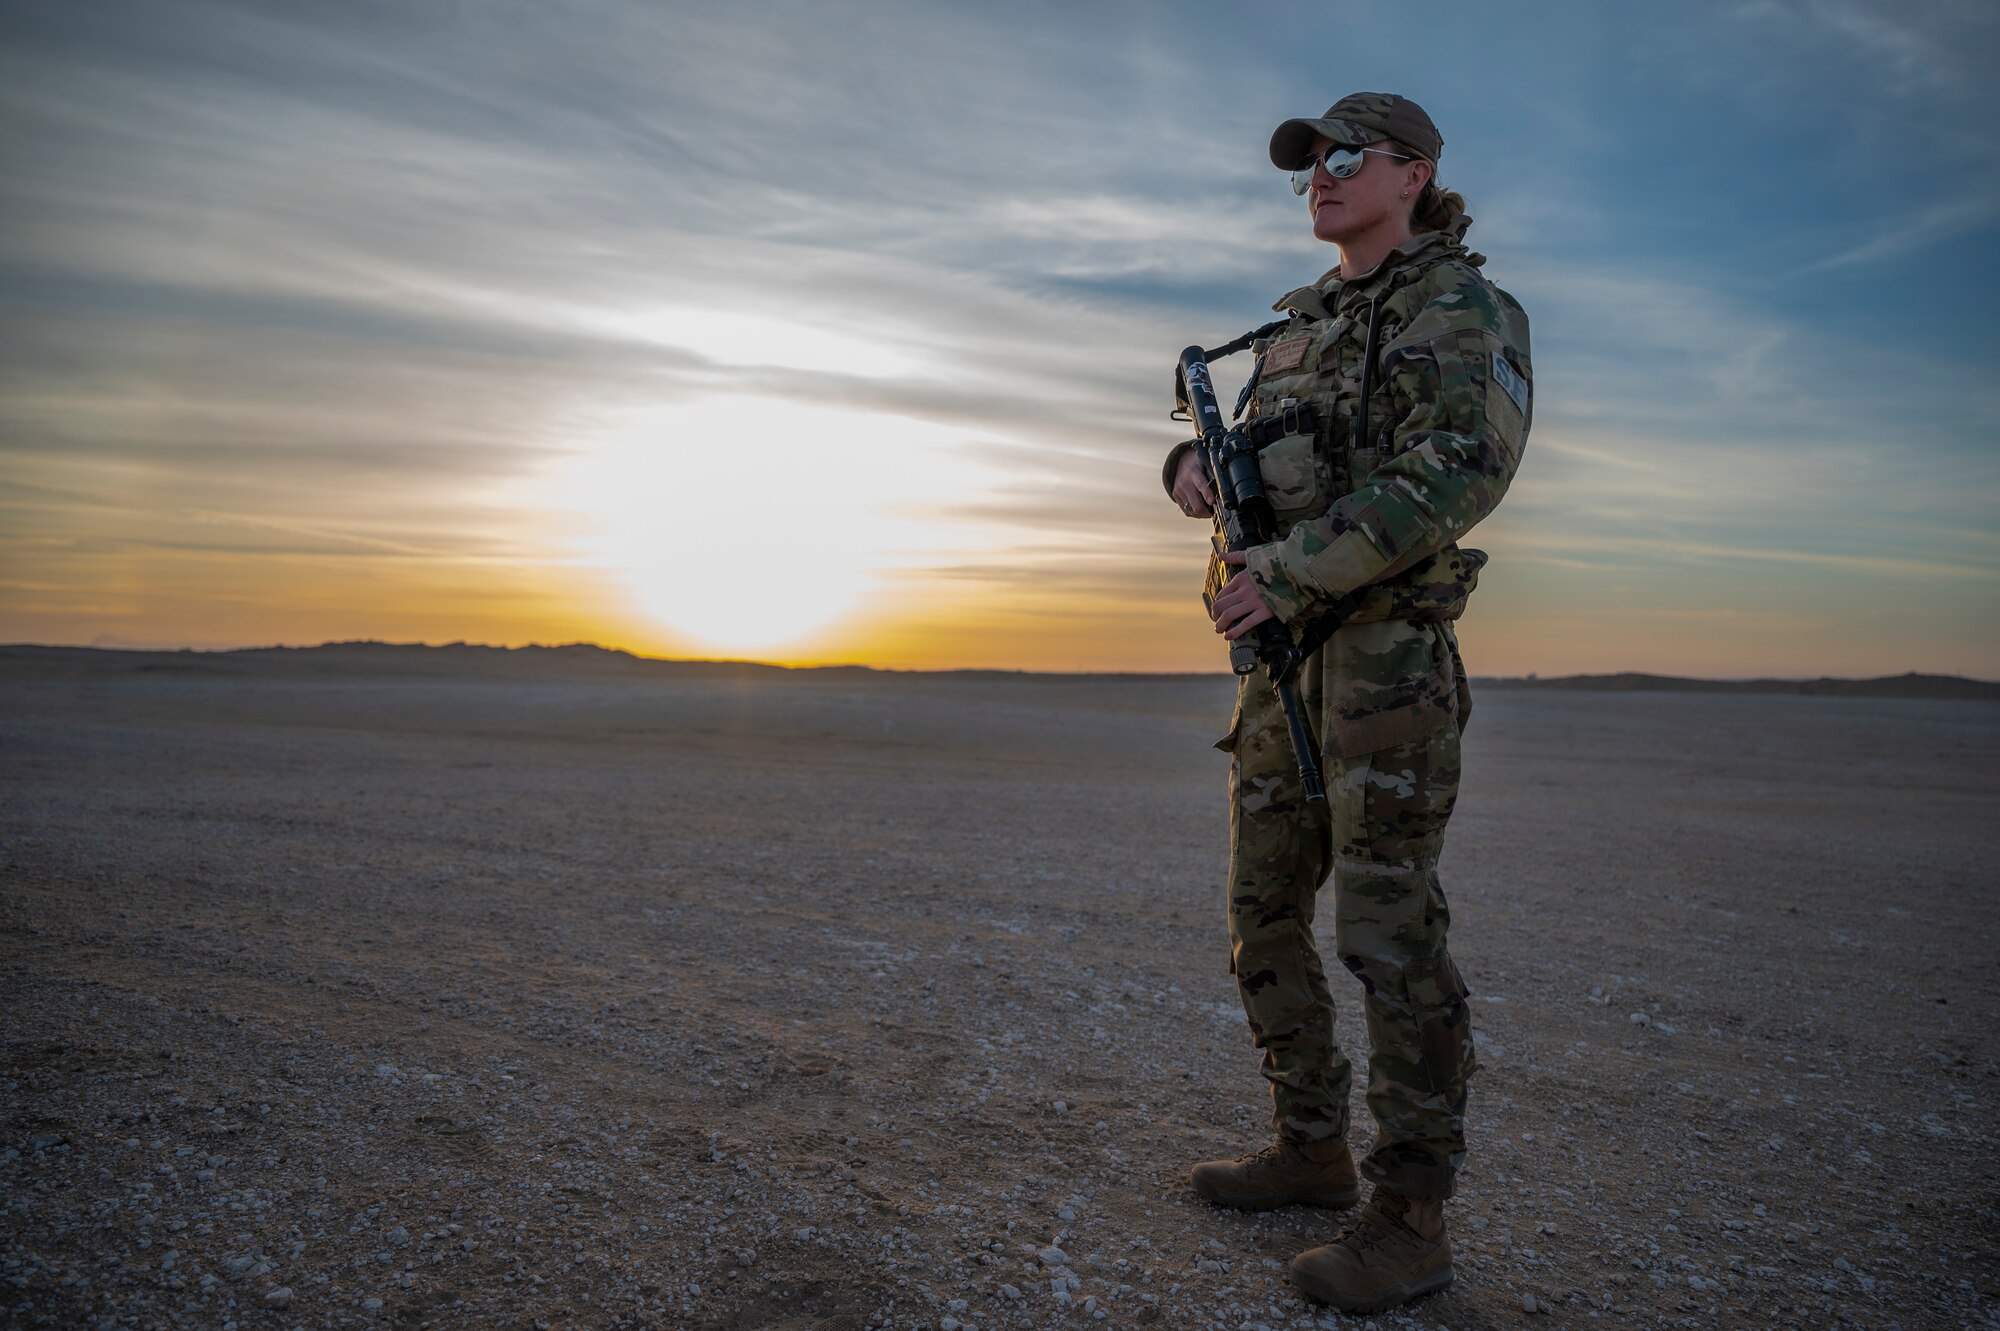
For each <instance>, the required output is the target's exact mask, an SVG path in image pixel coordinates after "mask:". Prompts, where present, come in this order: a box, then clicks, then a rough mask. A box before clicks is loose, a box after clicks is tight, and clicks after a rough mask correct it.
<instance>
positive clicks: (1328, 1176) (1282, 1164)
mask: <svg viewBox="0 0 2000 1331" xmlns="http://www.w3.org/2000/svg"><path fill="white" fill-rule="evenodd" d="M1194 1190H1195V1191H1196V1192H1197V1193H1199V1194H1200V1195H1201V1196H1202V1197H1203V1198H1204V1199H1205V1200H1207V1201H1211V1202H1214V1203H1215V1204H1216V1205H1217V1206H1228V1207H1232V1208H1234V1209H1235V1210H1238V1211H1269V1210H1271V1209H1272V1208H1274V1207H1279V1206H1290V1205H1292V1204H1293V1203H1294V1202H1303V1203H1304V1204H1305V1205H1307V1206H1333V1207H1341V1206H1352V1205H1354V1203H1355V1202H1357V1201H1359V1200H1361V1180H1360V1178H1359V1177H1358V1176H1357V1175H1356V1174H1355V1172H1354V1157H1353V1155H1351V1154H1350V1153H1349V1152H1348V1149H1347V1143H1346V1141H1345V1140H1342V1139H1340V1138H1335V1139H1334V1140H1333V1141H1326V1142H1293V1141H1286V1140H1284V1139H1282V1138H1280V1139H1279V1140H1278V1142H1277V1143H1276V1144H1274V1145H1271V1146H1266V1147H1265V1148H1264V1149H1263V1150H1261V1151H1258V1152H1255V1153H1254V1154H1251V1155H1246V1156H1244V1157H1242V1158H1241V1159H1238V1160H1204V1161H1202V1162H1201V1163H1200V1164H1198V1165H1196V1166H1195V1167H1194Z"/></svg>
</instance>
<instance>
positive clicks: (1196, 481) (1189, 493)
mask: <svg viewBox="0 0 2000 1331" xmlns="http://www.w3.org/2000/svg"><path fill="white" fill-rule="evenodd" d="M1174 502H1175V503H1176V504H1179V505H1180V506H1181V512H1183V513H1185V514H1187V515H1188V516H1189V517H1191V518H1206V517H1212V516H1213V515H1214V513H1215V487H1214V486H1212V485H1210V484H1209V481H1208V468H1207V467H1205V466H1203V465H1202V461H1201V450H1200V449H1198V448H1190V449H1189V450H1188V451H1187V452H1186V453H1185V454H1183V455H1182V457H1181V465H1180V467H1179V468H1178V469H1177V470H1176V471H1175V472H1174Z"/></svg>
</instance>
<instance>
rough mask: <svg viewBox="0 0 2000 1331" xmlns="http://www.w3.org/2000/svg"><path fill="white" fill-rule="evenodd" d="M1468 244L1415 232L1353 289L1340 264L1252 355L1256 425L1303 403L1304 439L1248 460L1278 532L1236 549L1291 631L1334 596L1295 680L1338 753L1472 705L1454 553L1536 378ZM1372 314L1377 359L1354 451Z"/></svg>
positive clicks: (1459, 230)
mask: <svg viewBox="0 0 2000 1331" xmlns="http://www.w3.org/2000/svg"><path fill="white" fill-rule="evenodd" d="M1463 234H1464V224H1463V222H1461V223H1460V224H1459V225H1458V226H1457V227H1455V228H1453V229H1452V230H1450V231H1448V232H1424V233H1420V234H1418V235H1416V236H1413V237H1411V238H1410V239H1409V240H1408V241H1406V242H1404V243H1403V244H1402V245H1400V246H1398V247H1397V248H1396V249H1395V250H1393V251H1392V252H1391V253H1390V254H1389V255H1388V256H1387V257H1386V258H1385V259H1384V260H1383V261H1382V263H1381V264H1379V265H1378V266H1377V267H1376V268H1375V269H1374V270H1373V271H1371V272H1368V273H1364V274H1362V275H1361V276H1359V277H1357V278H1356V279H1354V280H1353V281H1351V282H1349V281H1343V280H1342V279H1341V277H1340V275H1339V270H1338V269H1336V270H1334V271H1333V272H1331V273H1328V274H1326V275H1325V276H1324V277H1322V278H1320V280H1319V281H1317V282H1315V283H1314V284H1313V285H1311V286H1309V287H1301V288H1299V289H1298V290H1296V291H1293V292H1290V293H1288V294H1287V295H1286V296H1284V297H1283V298H1282V299H1281V300H1279V301H1278V303H1277V305H1276V306H1275V307H1274V308H1276V309H1278V310H1281V311H1285V312H1288V313H1289V314H1290V319H1289V321H1288V322H1287V324H1286V325H1285V327H1283V328H1282V329H1280V330H1278V331H1277V332H1275V333H1274V334H1272V335H1271V336H1270V337H1268V338H1266V339H1264V340H1262V341H1260V342H1258V343H1257V344H1255V348H1254V349H1255V350H1256V352H1257V354H1258V355H1259V357H1260V358H1261V360H1262V373H1261V374H1260V375H1259V378H1258V386H1257V391H1256V394H1255V396H1254V398H1253V399H1252V401H1253V403H1254V408H1253V410H1254V413H1255V414H1256V415H1257V416H1259V417H1269V416H1274V415H1279V414H1281V413H1285V412H1286V411H1288V410H1289V409H1291V408H1293V407H1296V406H1297V405H1299V404H1301V403H1307V404H1310V405H1311V406H1312V408H1313V412H1314V416H1315V418H1316V428H1315V429H1313V430H1312V431H1310V432H1309V433H1308V432H1305V431H1303V430H1301V431H1300V432H1298V433H1294V434H1290V435H1286V436H1284V437H1282V438H1279V439H1277V440H1275V441H1274V442H1272V443H1270V444H1268V445H1266V446H1265V448H1264V449H1263V450H1262V451H1261V452H1260V453H1259V455H1258V463H1259V468H1260V471H1261V472H1262V475H1263V479H1264V486H1265V490H1266V492H1267V493H1268V494H1269V495H1270V497H1271V500H1272V502H1273V505H1274V507H1275V508H1276V510H1277V514H1278V519H1279V531H1280V533H1281V535H1280V539H1278V540H1277V541H1274V542H1272V543H1271V544H1269V545H1263V546H1257V547H1255V548H1253V549H1252V550H1250V551H1249V552H1248V565H1247V571H1248V574H1249V576H1251V577H1253V578H1255V579H1256V580H1257V584H1258V586H1259V588H1260V589H1261V590H1262V591H1263V594H1264V598H1265V599H1266V600H1267V601H1268V602H1269V603H1270V605H1271V608H1272V609H1273V610H1275V611H1276V612H1277V614H1278V616H1279V617H1280V618H1281V619H1284V620H1286V621H1287V622H1291V623H1295V624H1300V625H1303V624H1305V623H1308V622H1310V621H1311V619H1312V618H1313V617H1314V614H1315V612H1317V611H1320V610H1322V609H1324V608H1326V607H1328V606H1330V605H1331V604H1332V603H1334V602H1336V601H1344V602H1345V604H1344V607H1343V608H1344V609H1345V610H1346V612H1347V613H1346V618H1345V621H1344V627H1342V628H1341V630H1340V631H1339V632H1338V633H1336V634H1335V635H1334V636H1333V638H1332V640H1331V641H1330V642H1329V643H1328V644H1327V646H1326V648H1325V649H1324V650H1323V651H1322V652H1321V653H1320V654H1319V659H1318V661H1317V662H1316V663H1314V665H1313V666H1312V667H1311V668H1310V669H1309V670H1308V671H1307V672H1306V674H1307V678H1306V679H1305V681H1304V683H1303V687H1304V691H1305V693H1306V694H1307V695H1308V698H1309V700H1310V703H1311V705H1312V707H1313V709H1314V710H1315V711H1317V712H1318V713H1319V716H1320V734H1321V736H1322V737H1323V742H1324V743H1325V746H1326V748H1327V750H1328V751H1329V752H1330V753H1333V754H1336V755H1340V756H1350V755H1354V754H1361V753H1371V752H1375V751H1377V750H1379V749H1382V748H1387V747H1390V746H1392V745H1395V744H1400V743H1404V742H1407V741H1409V740H1412V739H1415V738H1417V737H1419V736H1421V735H1424V734H1426V733H1428V732H1429V731H1430V729H1432V728H1433V727H1435V726H1437V725H1440V724H1442V723H1443V722H1444V721H1445V720H1447V719H1450V718H1452V717H1454V716H1455V717H1457V718H1458V719H1459V720H1460V721H1461V722H1462V721H1463V719H1464V717H1465V714H1466V709H1467V707H1469V705H1470V698H1469V695H1468V694H1467V691H1466V687H1465V679H1464V670H1463V667H1462V665H1461V663H1460V661H1459V658H1458V647H1457V640H1456V638H1455V637H1454V635H1453V634H1452V632H1451V625H1450V621H1451V620H1454V619H1456V618H1458V616H1459V615H1460V614H1461V613H1463V611H1464V609H1465V603H1466V598H1467V597H1468V596H1470V594H1471V592H1472V589H1473V586H1474V584H1475V583H1476V582H1477V579H1478V574H1479V569H1480V567H1481V566H1482V565H1483V564H1484V563H1485V562H1486V556H1485V555H1484V554H1483V553H1481V552H1480V551H1477V550H1461V549H1460V548H1459V547H1458V545H1457V544H1456V542H1457V540H1458V538H1459V537H1460V536H1462V535H1463V534H1464V533H1465V532H1466V531H1468V530H1469V529H1470V528H1471V527H1472V526H1473V524H1475V523H1477V522H1478V521H1479V520H1480V519H1481V518H1483V517H1485V516H1486V515H1487V514H1488V513H1490V512H1492V510H1493V507H1494V505H1496V504H1498V503H1499V502H1500V497H1501V495H1502V494H1504V493H1505V492H1506V489H1507V485H1508V482H1509V481H1511V480H1512V479H1513V476H1514V472H1515V469H1516V468H1517V467H1518V466H1519V465H1520V460H1521V449H1522V446H1523V444H1524V443H1525V442H1526V439H1527V433H1528V422H1529V417H1530V414H1531V411H1532V384H1533V368H1532V366H1531V364H1530V361H1529V358H1528V320H1527V316H1526V314H1525V313H1523V312H1522V310H1521V307H1520V305H1519V304H1518V303H1516V302H1515V300H1514V298H1513V297H1511V296H1509V295H1508V294H1507V293H1506V292H1504V291H1502V290H1500V289H1499V288H1498V287H1496V286H1494V285H1493V284H1492V283H1490V282H1488V281H1487V280H1486V279H1485V278H1483V277H1482V276H1480V274H1479V271H1478V270H1479V265H1480V264H1481V263H1483V262H1484V260H1483V259H1482V258H1481V257H1480V256H1479V255H1476V254H1471V253H1468V252H1467V250H1466V249H1465V246H1464V244H1463V243H1462V241H1461V239H1460V238H1461V237H1462V236H1463ZM1371 314H1374V315H1375V317H1376V318H1378V319H1379V324H1378V327H1377V336H1376V348H1377V350H1376V363H1375V369H1374V371H1373V373H1372V374H1371V376H1370V392H1369V403H1368V413H1367V432H1366V436H1365V437H1363V438H1360V439H1357V438H1355V426H1356V423H1357V421H1356V418H1357V415H1358V413H1357V411H1356V406H1357V404H1358V402H1359V398H1360V392H1361V384H1360V380H1361V361H1362V358H1363V351H1364V348H1365V346H1366V344H1367V337H1368V324H1369V319H1370V317H1371ZM1293 414H1294V415H1296V414H1297V413H1293ZM1176 461H1177V459H1176V458H1173V457H1170V458H1169V459H1168V476H1169V477H1171V474H1172V469H1173V467H1174V465H1175V463H1176ZM1233 729H1234V727H1233V726H1232V732H1233Z"/></svg>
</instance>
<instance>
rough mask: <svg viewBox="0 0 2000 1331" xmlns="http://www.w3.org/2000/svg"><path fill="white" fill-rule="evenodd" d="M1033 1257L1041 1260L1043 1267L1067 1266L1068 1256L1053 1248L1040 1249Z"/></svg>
mask: <svg viewBox="0 0 2000 1331" xmlns="http://www.w3.org/2000/svg"><path fill="white" fill-rule="evenodd" d="M1035 1256H1036V1257H1037V1258H1039V1259H1040V1260H1041V1263H1042V1265H1043V1266H1068V1265H1069V1254H1068V1253H1066V1252H1064V1251H1063V1250H1062V1249H1061V1248H1057V1247H1054V1246H1051V1247H1047V1248H1044V1249H1042V1250H1041V1251H1040V1252H1038V1253H1036V1254H1035Z"/></svg>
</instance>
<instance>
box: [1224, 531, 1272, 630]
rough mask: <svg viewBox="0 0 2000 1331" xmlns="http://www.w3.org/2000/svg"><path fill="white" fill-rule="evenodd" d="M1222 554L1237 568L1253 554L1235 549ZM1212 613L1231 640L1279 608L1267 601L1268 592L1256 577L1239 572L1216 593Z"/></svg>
mask: <svg viewBox="0 0 2000 1331" xmlns="http://www.w3.org/2000/svg"><path fill="white" fill-rule="evenodd" d="M1222 558H1223V562H1225V563H1227V564H1229V565H1230V566H1232V567H1234V568H1237V569H1241V568H1242V567H1243V566H1244V565H1245V564H1247V563H1248V562H1250V557H1249V556H1248V555H1246V554H1244V553H1243V552H1242V551H1241V550H1231V551H1229V552H1228V553H1226V554H1224V555H1223V556H1222ZM1208 614H1209V618H1211V619H1213V620H1214V621H1215V631H1216V632H1217V633H1220V634H1221V635H1222V636H1223V637H1225V638H1227V639H1229V640H1230V641H1231V642H1235V641H1236V640H1237V639H1238V638H1240V637H1242V636H1243V635H1244V634H1246V633H1248V632H1249V631H1250V630H1251V629H1254V628H1256V627H1257V626H1258V625H1259V624H1261V623H1263V622H1264V621H1265V620H1267V619H1276V618H1277V614H1276V612H1274V611H1273V610H1272V609H1271V607H1270V606H1269V605H1267V604H1266V603H1265V601H1264V593H1263V592H1262V591H1260V590H1258V587H1257V582H1256V579H1254V578H1249V577H1244V576H1241V575H1240V574H1237V573H1232V574H1230V575H1229V583H1228V585H1227V586H1225V587H1224V588H1223V589H1222V590H1221V591H1220V592H1218V593H1217V594H1216V597H1215V604H1214V605H1212V606H1210V607H1209V612H1208Z"/></svg>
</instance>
